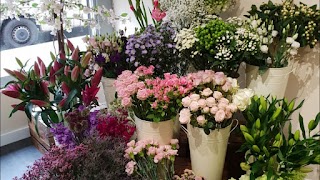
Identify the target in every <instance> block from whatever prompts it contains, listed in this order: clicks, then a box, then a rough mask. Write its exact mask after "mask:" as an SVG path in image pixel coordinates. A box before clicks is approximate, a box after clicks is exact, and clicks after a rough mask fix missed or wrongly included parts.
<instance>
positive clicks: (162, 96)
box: [115, 66, 193, 122]
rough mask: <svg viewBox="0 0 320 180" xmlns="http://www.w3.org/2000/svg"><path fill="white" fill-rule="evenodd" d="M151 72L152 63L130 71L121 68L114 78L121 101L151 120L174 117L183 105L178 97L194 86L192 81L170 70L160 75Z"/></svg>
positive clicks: (141, 117)
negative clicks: (161, 76) (119, 73)
mask: <svg viewBox="0 0 320 180" xmlns="http://www.w3.org/2000/svg"><path fill="white" fill-rule="evenodd" d="M153 75H154V67H153V66H149V67H148V68H147V67H145V66H140V67H138V68H137V69H136V71H134V72H133V73H132V71H123V72H122V74H121V75H120V76H118V78H117V80H116V81H115V87H116V91H117V93H118V97H119V98H120V100H121V104H122V106H123V107H125V108H130V109H132V110H133V112H134V113H135V115H136V116H137V117H138V118H140V119H144V120H147V121H154V122H160V121H163V120H169V119H173V118H175V117H176V115H177V112H178V111H179V109H180V108H181V106H182V105H181V99H182V98H183V97H184V96H186V95H187V94H188V93H189V91H190V90H191V89H193V84H192V81H191V80H188V79H187V78H186V77H178V76H177V75H176V74H170V73H165V74H164V78H163V79H161V78H159V77H157V78H153V77H152V76H153Z"/></svg>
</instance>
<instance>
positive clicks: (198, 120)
mask: <svg viewBox="0 0 320 180" xmlns="http://www.w3.org/2000/svg"><path fill="white" fill-rule="evenodd" d="M197 122H198V123H199V125H200V126H203V125H204V124H205V123H206V122H207V120H206V118H205V117H204V116H202V115H201V116H198V117H197Z"/></svg>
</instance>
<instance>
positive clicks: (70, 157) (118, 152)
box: [15, 137, 137, 180]
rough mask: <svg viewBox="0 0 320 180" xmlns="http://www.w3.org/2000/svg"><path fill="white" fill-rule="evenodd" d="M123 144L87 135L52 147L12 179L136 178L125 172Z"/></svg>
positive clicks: (112, 139) (130, 179) (127, 179)
mask: <svg viewBox="0 0 320 180" xmlns="http://www.w3.org/2000/svg"><path fill="white" fill-rule="evenodd" d="M125 148H126V147H125V143H123V141H122V140H119V139H116V138H110V137H106V138H89V139H86V140H85V141H84V143H83V144H80V145H77V146H75V147H74V148H72V149H70V148H66V147H64V146H63V147H53V148H52V149H51V150H50V151H49V152H48V153H46V154H45V155H44V156H43V157H42V158H41V159H39V160H37V161H35V163H34V164H33V165H32V166H29V167H28V170H27V171H26V172H25V173H24V174H23V175H22V177H20V178H17V177H16V178H15V179H21V180H33V179H43V180H50V179H70V180H72V179H114V177H117V178H119V179H121V180H122V179H123V180H134V179H137V178H135V177H133V176H131V177H128V176H127V174H126V173H125V165H126V163H127V162H128V160H127V159H126V158H124V157H123V153H124V151H125ZM48 162H50V163H48Z"/></svg>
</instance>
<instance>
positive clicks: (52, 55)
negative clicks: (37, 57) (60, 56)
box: [50, 52, 56, 61]
mask: <svg viewBox="0 0 320 180" xmlns="http://www.w3.org/2000/svg"><path fill="white" fill-rule="evenodd" d="M50 56H51V59H52V61H54V60H56V56H55V55H54V54H53V52H50Z"/></svg>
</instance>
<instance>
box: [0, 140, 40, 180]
mask: <svg viewBox="0 0 320 180" xmlns="http://www.w3.org/2000/svg"><path fill="white" fill-rule="evenodd" d="M22 143H23V145H21V144H14V145H8V146H5V147H1V156H0V163H1V171H0V174H1V176H0V179H1V180H11V179H12V178H14V177H16V176H17V177H21V176H22V174H23V173H24V172H25V171H26V170H27V166H29V165H32V164H33V162H34V161H35V160H37V159H39V158H40V157H41V156H42V154H41V153H40V152H39V151H38V150H37V149H36V148H35V147H34V146H33V145H32V144H31V140H30V139H28V140H27V142H26V140H25V141H24V142H22Z"/></svg>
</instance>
